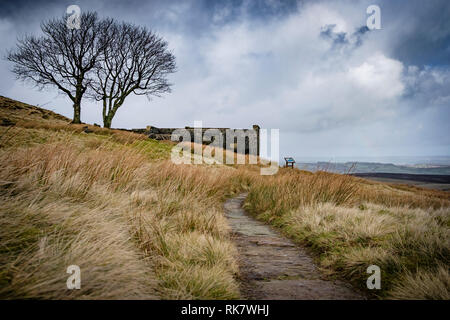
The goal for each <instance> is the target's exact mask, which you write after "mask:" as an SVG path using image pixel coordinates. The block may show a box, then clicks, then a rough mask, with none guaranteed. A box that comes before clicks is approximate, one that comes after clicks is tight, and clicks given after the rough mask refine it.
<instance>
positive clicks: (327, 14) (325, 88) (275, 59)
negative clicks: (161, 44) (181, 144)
mask: <svg viewBox="0 0 450 320" xmlns="http://www.w3.org/2000/svg"><path fill="white" fill-rule="evenodd" d="M71 4H78V5H79V6H80V7H81V9H82V10H83V11H90V10H94V11H97V12H98V13H99V15H100V16H111V17H114V18H116V19H118V20H125V21H130V22H134V23H136V24H139V25H145V26H147V27H149V28H151V29H153V30H155V31H156V32H158V33H159V34H160V35H162V36H163V37H164V38H165V39H167V40H168V42H169V46H170V48H171V50H173V51H174V54H175V56H176V59H177V65H178V72H177V73H176V74H174V75H173V76H171V79H170V80H171V82H172V83H174V87H173V92H172V93H171V94H170V95H167V96H165V97H164V98H163V99H154V100H153V101H151V102H148V101H147V100H146V99H145V98H142V99H141V98H137V97H130V98H129V99H128V100H127V106H126V107H124V108H123V109H122V110H119V112H118V114H117V116H116V119H115V121H116V122H115V124H114V125H115V126H117V127H143V126H145V125H148V124H151V125H155V126H161V127H163V126H185V125H192V124H193V123H192V122H193V120H203V123H204V125H208V126H229V127H248V126H251V125H252V124H254V123H258V124H260V125H261V126H262V127H266V128H279V129H280V131H281V133H282V137H284V138H283V142H282V152H283V150H293V149H297V148H298V149H301V150H302V152H305V153H308V154H309V155H314V154H315V153H316V154H320V153H322V154H327V155H328V154H330V153H332V154H335V155H339V154H341V155H345V154H347V155H348V154H354V155H357V154H365V155H370V154H373V153H376V152H377V153H380V154H386V155H389V154H391V155H392V152H398V153H405V154H406V153H409V154H414V153H420V152H422V153H433V154H439V153H441V154H442V153H447V154H448V152H449V151H448V150H450V146H449V141H448V138H444V136H450V135H448V126H447V125H445V124H446V123H448V121H450V119H449V115H450V111H449V110H450V108H449V106H450V93H449V89H448V88H449V87H450V76H449V75H450V71H449V64H450V61H449V56H450V55H449V53H450V52H449V48H450V46H449V44H450V41H449V30H450V27H449V19H448V17H449V16H450V12H449V2H448V1H447V0H439V1H438V0H432V1H416V0H413V1H397V0H393V1H392V0H391V1H377V0H359V1H353V0H352V1H350V0H342V1H327V0H322V1H301V2H297V1H276V0H266V1H250V0H230V1H209V0H204V1H194V0H192V1H184V0H183V1H181V0H180V1H165V0H152V1H138V0H127V1H119V0H112V1H107V0H101V1H90V0H81V1H73V2H72V0H69V1H56V0H48V1H24V0H18V1H1V2H0V37H1V39H2V44H3V48H2V49H6V48H12V47H13V46H14V43H15V39H16V37H20V36H23V35H24V34H26V33H34V34H39V33H40V29H39V23H40V22H41V21H42V20H45V19H48V18H50V17H55V16H61V15H63V14H64V12H65V10H66V8H67V6H68V5H71ZM371 4H378V5H379V6H380V7H381V25H382V29H381V30H371V31H369V30H368V28H367V27H366V26H365V21H366V18H367V15H366V8H367V7H368V6H369V5H371ZM2 54H3V52H2ZM10 68H11V65H10V64H9V63H8V62H6V61H4V60H2V61H0V73H1V74H2V77H1V78H0V94H2V95H7V96H10V97H12V98H15V99H18V100H23V101H25V102H28V103H32V104H37V103H40V104H44V103H47V102H49V100H51V103H49V104H47V105H46V107H49V108H53V109H54V111H57V112H60V113H63V114H64V115H67V116H71V113H72V110H71V105H70V102H69V101H67V99H66V98H65V97H64V96H62V95H61V96H59V97H58V98H56V99H55V98H54V97H55V96H57V92H56V91H50V92H37V91H36V90H34V89H33V88H30V87H27V86H24V85H22V84H20V83H18V82H15V81H14V76H13V75H12V74H11V72H10V71H9V70H10ZM82 120H83V121H86V122H90V123H93V122H97V123H101V112H100V111H99V108H98V106H97V105H96V104H95V103H93V102H90V101H85V102H84V107H83V112H82ZM283 148H284V149H283Z"/></svg>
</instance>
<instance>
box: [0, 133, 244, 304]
mask: <svg viewBox="0 0 450 320" xmlns="http://www.w3.org/2000/svg"><path fill="white" fill-rule="evenodd" d="M61 135H62V137H59V139H54V140H55V141H53V142H47V143H44V144H36V145H33V146H28V147H11V148H6V149H3V150H1V151H0V162H1V164H0V167H1V170H0V181H1V185H0V199H1V202H2V204H4V205H2V207H1V209H0V212H1V216H0V224H1V239H2V250H1V251H0V261H1V265H2V273H1V275H0V284H1V288H0V296H1V297H2V298H17V297H27V298H51V299H53V298H57V299H72V298H89V299H91V298H154V297H159V298H188V299H206V298H210V299H213V298H216V299H220V298H222V299H224V298H237V297H239V290H238V285H237V282H236V280H235V279H234V275H235V274H236V273H237V272H238V270H237V265H236V262H235V254H236V253H235V248H234V246H233V245H232V243H231V242H230V239H229V233H228V225H227V223H226V221H225V218H224V217H223V215H222V207H221V204H222V200H223V199H224V198H225V197H226V196H227V195H228V194H231V193H232V192H233V190H234V189H235V188H241V186H239V185H238V184H237V183H235V182H233V181H237V180H233V179H232V174H230V173H229V171H230V170H231V171H233V172H237V170H234V169H231V168H227V167H221V168H219V167H213V168H207V167H199V166H197V167H194V166H192V167H191V166H176V165H174V164H172V163H171V162H170V161H161V162H151V161H149V160H148V151H149V150H145V148H142V146H139V145H127V144H125V145H122V146H117V145H116V144H111V142H110V141H104V142H103V143H101V142H98V141H96V142H94V143H93V142H92V141H91V139H90V138H91V137H89V139H86V138H84V137H83V138H80V139H74V136H73V135H72V134H67V133H64V132H63V133H61ZM236 186H237V187H236ZM71 264H76V265H79V266H80V267H81V271H82V288H81V290H74V291H69V290H67V289H65V280H66V279H67V277H68V275H67V274H66V273H65V270H66V268H67V266H68V265H71Z"/></svg>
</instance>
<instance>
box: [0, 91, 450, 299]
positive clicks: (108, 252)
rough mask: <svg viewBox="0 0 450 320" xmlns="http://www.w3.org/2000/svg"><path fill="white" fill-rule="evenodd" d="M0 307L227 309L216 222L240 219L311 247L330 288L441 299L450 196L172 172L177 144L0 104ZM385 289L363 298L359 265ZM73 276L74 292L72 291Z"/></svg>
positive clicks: (331, 178) (307, 176) (230, 262)
mask: <svg viewBox="0 0 450 320" xmlns="http://www.w3.org/2000/svg"><path fill="white" fill-rule="evenodd" d="M0 116H1V121H2V126H0V167H1V168H0V204H1V205H0V239H1V244H2V246H1V249H0V270H1V271H0V298H3V299H11V298H49V299H98V298H101V299H118V298H121V299H126V298H138V299H139V298H156V299H158V298H159V299H161V298H162V299H167V298H173V299H180V298H185V299H233V298H239V297H240V290H239V264H238V256H239V253H238V252H237V250H236V246H235V244H234V243H233V239H232V237H231V234H230V228H229V226H228V223H227V221H226V219H225V217H224V214H223V203H224V201H225V199H226V198H228V197H230V196H233V195H234V194H237V193H240V192H242V191H247V192H249V195H248V197H247V199H246V201H245V207H246V208H247V210H248V211H249V212H250V213H251V214H253V215H254V216H255V217H257V218H258V219H260V220H263V221H266V222H267V223H269V224H272V225H274V226H275V227H277V228H279V229H280V230H282V232H283V233H284V234H285V235H287V236H288V237H290V238H291V239H293V240H294V241H295V242H298V243H301V244H306V245H308V246H309V247H310V249H311V251H312V252H313V253H314V254H315V256H316V261H317V262H318V263H319V264H320V265H321V267H322V268H323V269H324V270H326V271H327V274H328V276H329V277H331V278H333V277H337V278H341V279H346V280H349V281H351V282H352V283H353V284H354V285H355V286H357V287H359V288H360V289H361V290H365V292H366V293H367V294H368V295H371V296H373V297H377V298H397V299H398V298H400V299H401V298H405V299H410V298H425V299H431V298H433V299H449V298H450V293H449V292H450V283H449V279H450V275H449V272H448V265H449V263H450V261H449V257H450V253H449V252H450V243H449V241H450V237H449V226H450V209H449V208H450V196H449V193H448V192H439V191H433V190H426V189H422V188H416V187H412V186H406V185H389V184H383V183H378V182H372V181H367V180H364V179H362V178H357V177H352V176H348V175H340V174H333V173H328V172H317V173H311V172H305V171H301V170H297V169H280V171H279V172H278V173H277V174H276V175H273V176H261V175H259V167H258V166H255V165H253V166H250V165H246V166H237V165H175V164H173V163H172V162H171V161H170V160H169V159H170V152H171V148H172V145H171V144H170V143H162V142H158V141H155V140H151V139H148V138H147V137H146V136H143V135H139V134H135V133H130V132H125V131H120V130H108V129H103V128H99V127H96V126H91V125H71V124H70V123H69V120H68V119H66V118H64V117H62V116H59V115H56V114H54V113H51V112H48V111H46V110H43V109H39V108H37V107H33V106H28V105H24V104H21V103H19V102H16V101H13V100H10V99H7V98H2V99H1V100H0ZM372 264H375V265H378V266H379V267H380V268H381V272H382V288H381V290H378V291H377V292H374V291H370V290H367V287H366V280H367V276H368V275H367V272H366V269H367V266H368V265H372ZM69 265H78V266H79V267H80V268H81V272H82V280H81V289H80V290H67V289H65V284H66V280H67V277H68V276H69V275H68V274H67V273H66V270H67V267H68V266H69Z"/></svg>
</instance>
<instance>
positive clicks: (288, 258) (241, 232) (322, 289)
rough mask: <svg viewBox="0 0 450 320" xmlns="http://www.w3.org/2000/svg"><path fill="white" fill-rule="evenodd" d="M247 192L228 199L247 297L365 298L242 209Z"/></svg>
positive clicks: (243, 293)
mask: <svg viewBox="0 0 450 320" xmlns="http://www.w3.org/2000/svg"><path fill="white" fill-rule="evenodd" d="M245 197H246V194H241V195H239V196H238V197H235V198H233V199H229V200H228V201H226V202H225V205H224V207H225V214H226V217H227V218H228V221H229V223H230V226H231V228H232V231H233V235H234V241H235V243H236V245H237V248H238V251H239V255H240V257H239V260H240V261H239V265H240V271H241V278H242V279H241V280H242V282H241V293H242V295H243V298H245V299H273V300H277V299H286V300H291V299H364V297H363V296H361V295H360V294H358V293H357V292H355V291H354V290H353V289H352V287H351V286H349V285H348V284H346V283H344V282H342V281H329V280H325V279H324V278H323V277H322V276H321V273H320V272H319V270H318V269H317V267H316V266H315V264H314V262H313V260H312V259H311V257H310V256H309V255H308V254H307V253H306V251H305V249H303V248H301V247H299V246H297V245H295V244H294V243H292V242H291V241H290V240H289V239H286V238H285V237H283V236H282V235H280V234H279V233H278V232H276V231H275V230H274V229H272V228H271V227H270V226H268V225H266V224H264V223H262V222H260V221H257V220H255V219H254V218H252V217H251V216H249V215H248V214H247V213H246V212H245V211H244V210H243V209H242V204H243V202H244V199H245Z"/></svg>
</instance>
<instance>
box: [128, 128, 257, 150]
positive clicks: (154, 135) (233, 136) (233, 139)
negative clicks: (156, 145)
mask: <svg viewBox="0 0 450 320" xmlns="http://www.w3.org/2000/svg"><path fill="white" fill-rule="evenodd" d="M180 129H185V132H186V131H187V132H189V134H190V138H191V142H194V128H193V127H185V128H157V127H153V126H147V128H145V129H131V130H129V131H132V132H136V133H140V134H145V135H147V136H148V137H149V138H151V139H155V140H171V139H172V133H174V131H175V130H180ZM210 129H216V130H219V132H220V133H221V134H222V137H223V138H222V139H223V148H224V149H230V150H234V151H235V152H240V151H243V152H242V153H245V154H249V153H250V152H251V153H252V154H253V153H256V155H258V156H259V129H260V127H259V126H258V125H253V128H252V129H230V128H201V130H202V138H203V139H202V143H203V144H206V145H207V144H210V143H212V142H213V141H214V138H212V139H210V138H208V137H205V132H207V131H208V130H210ZM209 134H213V135H214V131H213V130H210V131H209ZM207 135H208V133H207ZM252 137H253V138H254V139H253V140H252ZM181 139H182V138H180V141H181ZM211 140H212V141H211ZM227 140H228V141H227ZM255 140H256V146H253V148H252V146H251V145H250V143H251V141H255ZM238 141H241V142H242V141H245V147H244V148H243V149H244V150H238V148H237V144H238ZM252 151H253V152H252Z"/></svg>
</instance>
